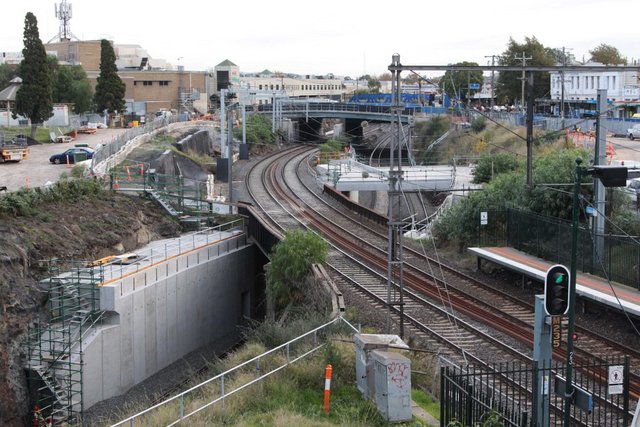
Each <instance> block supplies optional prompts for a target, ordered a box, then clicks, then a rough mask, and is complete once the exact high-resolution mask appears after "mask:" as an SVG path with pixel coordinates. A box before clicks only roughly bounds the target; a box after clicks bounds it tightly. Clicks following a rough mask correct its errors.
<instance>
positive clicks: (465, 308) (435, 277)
mask: <svg viewBox="0 0 640 427" xmlns="http://www.w3.org/2000/svg"><path fill="white" fill-rule="evenodd" d="M309 152H310V149H309V148H295V149H290V150H287V151H286V152H281V153H279V154H278V155H277V156H276V157H275V158H273V159H271V161H269V162H268V163H269V164H267V162H260V163H258V164H257V165H256V166H254V168H253V169H252V170H251V171H250V173H249V174H248V175H247V178H246V182H247V186H248V187H249V191H250V194H251V197H252V198H253V200H254V203H255V204H256V205H257V206H259V207H260V209H261V210H262V213H261V216H262V217H263V218H264V220H265V221H266V222H267V223H269V224H270V225H271V226H272V227H274V228H276V229H279V230H281V231H284V230H286V229H289V228H293V227H296V228H297V227H304V228H307V229H310V230H313V231H314V232H316V233H318V234H320V235H322V236H323V237H324V238H325V239H327V240H328V241H329V242H330V243H331V244H332V249H331V250H330V251H329V254H328V263H329V265H330V267H331V269H332V270H333V272H334V274H335V277H336V281H337V282H338V283H339V284H340V285H343V286H350V287H351V288H354V289H357V290H358V292H360V293H362V294H363V295H365V296H366V297H367V298H368V299H369V300H370V301H371V303H372V304H374V305H375V306H376V307H377V308H378V309H380V310H387V311H388V312H389V319H390V321H391V320H392V321H393V323H394V324H396V325H397V323H398V322H399V321H400V312H399V309H398V308H397V306H395V305H392V306H389V305H388V304H387V302H388V301H398V300H403V304H402V309H403V310H402V311H403V312H402V318H403V321H406V322H407V327H408V332H409V333H411V334H413V335H415V336H418V337H420V338H422V339H424V341H425V342H426V343H427V346H431V347H433V348H437V349H440V354H441V356H442V357H445V358H446V359H448V360H451V361H452V363H456V364H463V363H468V362H473V363H483V364H486V361H487V360H494V361H495V360H514V358H515V359H518V360H523V361H527V360H530V358H529V357H528V356H527V355H526V354H525V351H530V349H531V347H532V345H533V332H532V326H531V325H532V323H533V317H534V315H533V310H532V308H531V306H530V305H526V304H523V303H522V302H521V301H519V300H517V299H515V298H512V297H510V296H509V295H507V294H505V293H503V292H499V291H496V290H495V289H493V288H491V287H489V286H487V285H485V284H483V283H482V282H480V281H478V280H476V279H474V278H471V277H469V276H467V275H465V274H464V273H462V272H460V271H457V270H455V269H453V268H451V267H450V266H447V265H445V264H443V263H441V262H439V260H435V259H433V258H429V257H426V256H425V255H424V254H421V253H419V252H418V251H415V250H412V249H411V250H407V248H405V250H406V252H405V254H407V256H406V257H405V259H406V261H405V275H404V283H405V284H406V287H405V288H404V292H403V293H402V296H401V295H400V292H399V289H397V287H395V286H393V287H390V286H388V285H387V276H386V268H387V267H386V266H387V254H386V252H385V249H386V246H387V241H386V235H385V234H384V233H383V232H382V230H380V227H379V226H376V225H375V224H369V225H368V226H366V227H364V226H363V221H362V219H360V220H358V219H357V218H354V216H353V214H351V213H349V212H345V211H344V209H341V208H339V207H336V206H332V204H330V203H328V202H326V201H325V200H324V199H323V198H322V197H321V195H319V194H318V193H319V191H318V186H317V185H316V184H315V183H313V182H311V183H309V182H308V176H309V175H308V174H307V172H308V163H307V159H308V157H309ZM303 175H306V176H307V178H306V180H307V182H306V183H305V178H303ZM312 181H313V180H312ZM436 272H437V273H438V274H436ZM390 307H391V308H390ZM472 322H473V323H472ZM478 322H482V323H483V324H485V325H489V326H485V327H481V329H485V330H483V331H480V330H479V327H478V324H477V323H478ZM582 332H583V333H584V335H585V337H581V340H580V347H579V348H577V349H576V354H575V360H576V362H579V361H581V360H582V359H585V360H586V359H588V358H594V357H598V356H599V355H602V354H604V353H605V352H606V353H607V355H610V354H611V352H612V351H616V352H621V353H622V352H625V353H633V352H632V351H627V350H631V349H626V348H625V347H624V346H619V345H617V344H616V343H612V342H610V340H609V341H607V340H606V339H603V337H598V336H597V335H588V337H589V338H586V336H587V331H582ZM505 341H506V342H508V343H505ZM555 357H559V358H560V359H561V360H563V359H564V358H565V357H566V356H565V355H564V354H563V352H562V349H559V350H558V351H557V352H556V353H555ZM632 358H633V360H634V361H635V362H637V361H638V360H640V356H639V355H638V354H637V352H636V353H635V354H632ZM634 366H637V363H634ZM581 375H588V376H590V378H593V380H596V379H597V380H601V379H602V378H603V375H605V373H604V372H599V371H592V372H582V373H581ZM631 384H632V388H631V390H632V393H635V394H636V396H640V392H639V389H638V384H639V381H638V378H637V376H635V378H633V379H632V381H631Z"/></svg>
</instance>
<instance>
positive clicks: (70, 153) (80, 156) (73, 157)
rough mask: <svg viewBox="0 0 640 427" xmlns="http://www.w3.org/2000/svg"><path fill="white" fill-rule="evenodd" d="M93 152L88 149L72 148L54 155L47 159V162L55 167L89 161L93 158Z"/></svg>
mask: <svg viewBox="0 0 640 427" xmlns="http://www.w3.org/2000/svg"><path fill="white" fill-rule="evenodd" d="M93 153H94V151H93V150H92V149H91V148H89V147H73V148H69V149H68V150H66V151H65V152H63V153H60V154H54V155H53V156H51V157H49V161H50V162H51V163H54V164H56V165H59V164H61V163H67V162H68V163H75V162H76V161H79V162H80V161H83V160H89V159H91V158H93Z"/></svg>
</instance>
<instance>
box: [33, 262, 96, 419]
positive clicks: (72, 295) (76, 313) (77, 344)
mask: <svg viewBox="0 0 640 427" xmlns="http://www.w3.org/2000/svg"><path fill="white" fill-rule="evenodd" d="M57 270H58V267H57V265H55V266H54V267H53V268H52V273H53V272H56V271H57ZM47 281H48V283H49V314H50V320H49V323H48V324H46V325H40V324H35V325H33V326H30V328H29V331H28V340H27V357H28V359H27V365H26V366H27V370H28V372H29V386H30V391H31V393H32V396H33V397H34V398H35V399H36V400H37V406H38V408H39V415H40V416H42V417H44V418H46V419H48V420H51V421H53V423H54V425H60V424H63V423H73V422H75V421H77V420H79V419H80V418H81V416H82V412H83V405H82V380H83V378H82V366H83V348H82V340H83V337H85V336H86V334H87V333H88V332H89V331H90V330H91V328H92V327H93V326H94V325H95V324H96V323H97V322H99V321H100V320H101V319H102V314H103V313H102V312H100V311H99V309H98V294H99V293H98V287H97V285H98V283H100V282H102V281H103V274H102V271H101V270H100V269H97V268H92V269H89V268H75V269H74V270H72V271H71V273H67V274H54V275H52V276H51V277H50V278H49V279H47Z"/></svg>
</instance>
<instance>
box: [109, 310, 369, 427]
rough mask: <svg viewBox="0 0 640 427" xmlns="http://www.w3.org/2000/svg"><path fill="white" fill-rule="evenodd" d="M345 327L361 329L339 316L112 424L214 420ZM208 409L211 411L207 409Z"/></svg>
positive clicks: (164, 423)
mask: <svg viewBox="0 0 640 427" xmlns="http://www.w3.org/2000/svg"><path fill="white" fill-rule="evenodd" d="M341 327H342V328H344V327H346V328H347V330H348V331H351V332H359V330H358V328H356V327H355V326H353V325H352V324H351V323H349V322H348V321H347V320H345V319H344V318H342V317H336V318H335V319H333V320H331V321H330V322H327V323H325V324H324V325H321V326H319V327H317V328H315V329H313V330H311V331H309V332H307V333H305V334H303V335H300V336H299V337H297V338H294V339H292V340H290V341H287V342H286V343H284V344H281V345H279V346H277V347H275V348H273V349H271V350H269V351H267V352H265V353H262V354H260V355H258V356H256V357H254V358H252V359H250V360H247V361H246V362H243V363H241V364H239V365H237V366H235V367H233V368H232V369H229V370H227V371H224V372H222V373H220V374H218V375H216V376H214V377H212V378H209V379H208V380H206V381H204V382H202V383H200V384H198V385H196V386H194V387H191V388H190V389H188V390H186V391H183V392H182V393H179V394H177V395H175V396H173V397H171V398H169V399H167V400H165V401H163V402H160V403H158V404H157V405H154V406H152V407H150V408H147V409H145V410H144V411H141V412H139V413H137V414H135V415H132V416H131V417H129V418H126V419H124V420H122V421H120V422H118V423H116V424H113V425H112V427H116V426H125V425H126V426H131V427H133V426H134V425H136V423H139V424H140V425H150V424H151V425H160V424H161V425H167V426H173V425H176V424H178V423H180V422H182V421H184V420H186V419H187V418H192V417H193V418H192V419H191V420H190V421H189V422H190V423H195V424H198V425H205V424H208V423H210V419H208V418H207V417H208V416H210V411H211V410H214V409H215V410H218V411H224V401H225V399H227V398H229V397H230V396H232V395H234V394H235V393H238V392H240V391H242V390H243V389H245V388H247V387H250V386H251V385H254V384H256V383H259V382H260V381H262V380H263V379H265V378H267V377H269V376H270V375H272V374H275V373H276V372H278V371H280V370H282V369H284V368H286V367H288V366H289V365H291V364H293V363H295V362H298V361H300V360H303V359H304V358H306V357H308V356H310V355H312V354H314V353H315V352H317V351H318V350H320V349H321V348H323V347H324V346H325V345H326V340H327V338H328V336H329V335H328V334H329V333H331V332H336V331H337V330H339V328H341ZM216 404H219V405H217V406H216ZM206 409H209V411H208V412H203V411H204V410H206ZM148 423H150V424H148Z"/></svg>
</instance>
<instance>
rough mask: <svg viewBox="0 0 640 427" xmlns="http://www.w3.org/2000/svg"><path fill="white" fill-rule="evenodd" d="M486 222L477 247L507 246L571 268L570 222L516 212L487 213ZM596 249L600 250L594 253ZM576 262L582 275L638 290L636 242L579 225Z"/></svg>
mask: <svg viewBox="0 0 640 427" xmlns="http://www.w3.org/2000/svg"><path fill="white" fill-rule="evenodd" d="M478 217H480V213H479V214H478ZM486 218H487V220H486V224H483V225H479V230H478V244H479V245H480V246H510V247H513V248H515V249H518V250H521V251H523V252H526V253H528V254H531V255H534V256H537V257H540V258H543V259H546V260H549V261H553V262H556V263H558V264H563V265H569V264H570V262H571V222H569V221H563V220H560V219H558V218H553V217H547V216H543V215H538V214H535V213H532V212H527V211H523V210H519V209H506V210H488V211H487V212H486ZM597 239H600V241H601V242H602V243H601V244H600V245H598V244H596V240H597ZM596 247H600V248H601V249H600V250H599V251H596V250H595V249H594V248H596ZM577 261H578V263H577V265H576V268H577V269H578V270H579V271H581V272H583V273H590V274H593V275H596V276H600V277H603V278H609V279H610V280H612V281H614V282H618V283H622V284H625V285H629V286H632V287H634V288H636V289H640V245H639V244H638V243H637V241H635V239H632V238H625V237H620V236H612V235H604V236H599V237H596V236H595V235H594V233H593V231H591V230H589V229H588V228H587V227H585V226H584V225H580V227H579V229H578V250H577Z"/></svg>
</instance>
